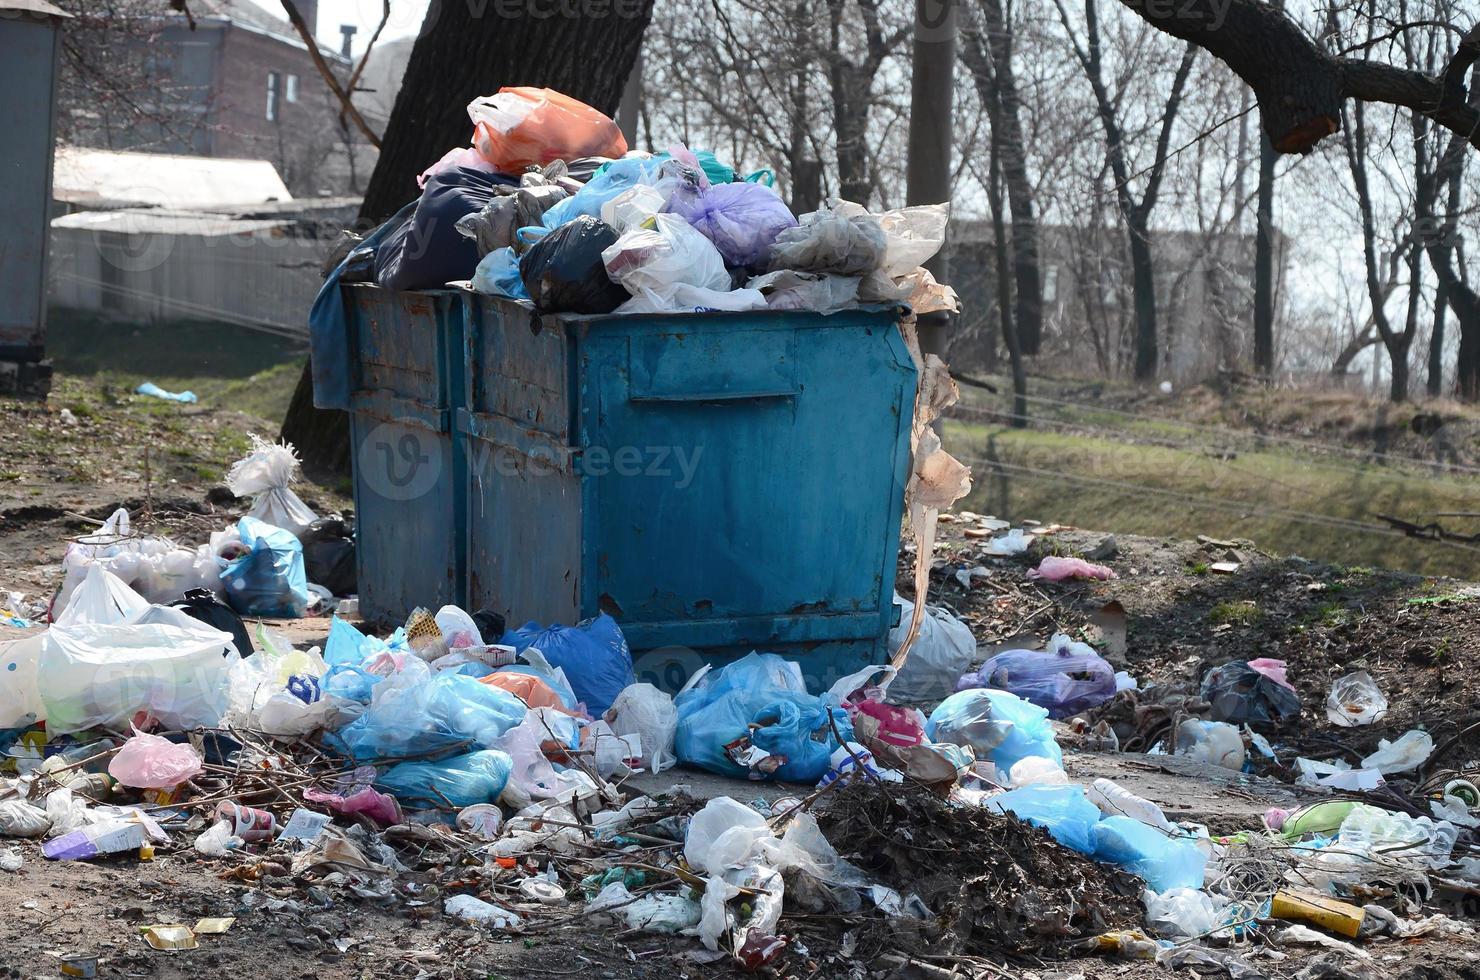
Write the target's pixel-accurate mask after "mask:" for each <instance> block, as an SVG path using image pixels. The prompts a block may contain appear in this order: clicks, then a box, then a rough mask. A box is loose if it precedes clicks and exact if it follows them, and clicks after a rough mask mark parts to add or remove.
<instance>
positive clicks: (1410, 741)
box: [1362, 729, 1434, 775]
mask: <svg viewBox="0 0 1480 980" xmlns="http://www.w3.org/2000/svg"><path fill="white" fill-rule="evenodd" d="M1433 754H1434V739H1433V737H1432V736H1431V735H1429V733H1428V732H1421V731H1418V730H1417V729H1414V730H1413V731H1410V732H1405V733H1404V734H1403V736H1402V737H1401V738H1399V739H1398V740H1397V741H1395V742H1389V741H1388V740H1387V739H1382V740H1381V741H1379V742H1378V743H1377V751H1376V752H1374V753H1372V754H1371V755H1369V756H1368V757H1367V758H1365V759H1363V760H1362V768H1363V769H1376V770H1377V771H1378V772H1380V773H1382V774H1383V775H1388V774H1390V773H1395V772H1407V771H1408V770H1410V769H1417V768H1418V767H1419V766H1421V765H1423V764H1424V762H1426V761H1427V760H1428V758H1429V756H1431V755H1433Z"/></svg>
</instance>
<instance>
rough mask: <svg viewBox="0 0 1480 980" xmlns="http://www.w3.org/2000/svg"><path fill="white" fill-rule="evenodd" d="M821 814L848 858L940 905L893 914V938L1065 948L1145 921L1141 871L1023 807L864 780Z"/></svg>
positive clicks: (987, 951)
mask: <svg viewBox="0 0 1480 980" xmlns="http://www.w3.org/2000/svg"><path fill="white" fill-rule="evenodd" d="M818 823H819V825H820V826H821V827H822V830H823V833H824V834H826V835H827V838H828V840H830V841H833V842H834V844H835V846H837V847H838V848H839V851H840V853H841V854H842V856H843V857H844V858H846V859H847V860H849V861H851V862H853V863H854V864H856V865H858V866H859V867H860V868H862V869H863V870H864V871H865V872H867V873H869V874H871V875H874V876H876V877H877V878H878V879H879V880H881V881H883V882H884V883H885V884H887V885H888V886H890V887H891V888H894V889H895V890H897V891H898V892H899V893H900V894H901V895H902V896H904V897H905V899H906V901H907V902H908V901H909V899H910V896H912V895H918V896H919V898H920V900H921V901H923V902H924V904H925V906H926V907H927V908H928V909H929V911H930V912H931V913H933V914H934V915H935V916H936V919H935V921H934V922H923V921H921V920H919V919H911V918H910V917H908V915H906V916H902V917H898V918H892V919H891V920H890V923H889V925H890V934H889V937H888V940H889V944H890V945H892V946H893V947H894V948H896V949H899V950H901V951H903V952H906V953H910V954H921V953H933V954H964V955H967V956H999V957H1000V956H1003V955H1007V956H1012V957H1016V956H1027V955H1034V956H1039V957H1060V956H1065V955H1067V954H1068V953H1069V947H1070V946H1071V945H1072V944H1073V943H1075V942H1076V941H1079V940H1083V939H1085V938H1087V937H1091V936H1097V935H1099V934H1101V933H1103V932H1106V931H1108V930H1111V929H1119V928H1136V927H1139V925H1140V923H1141V919H1142V915H1143V913H1142V909H1141V902H1140V898H1139V896H1140V894H1141V890H1142V888H1143V885H1142V883H1141V882H1140V880H1139V879H1137V878H1134V877H1132V876H1131V875H1128V874H1126V873H1125V872H1122V871H1119V870H1117V869H1115V868H1112V867H1110V866H1108V865H1101V864H1096V863H1095V862H1094V861H1092V860H1090V859H1089V858H1087V857H1084V856H1083V855H1081V854H1077V853H1075V852H1074V851H1071V850H1069V849H1067V848H1065V847H1062V846H1061V845H1059V844H1058V843H1057V842H1055V841H1054V840H1053V839H1052V838H1051V837H1049V836H1048V833H1047V832H1046V831H1044V830H1042V829H1040V828H1037V827H1032V826H1029V825H1028V824H1025V823H1022V822H1021V821H1019V820H1018V819H1017V818H1016V817H1012V816H1004V815H1002V814H997V813H993V812H991V811H989V810H984V809H981V808H978V807H965V806H957V805H953V804H951V803H949V802H947V801H945V800H943V799H941V798H940V797H938V796H936V795H934V794H933V793H931V792H929V791H928V790H926V789H923V788H917V787H908V786H893V785H884V786H881V785H877V784H873V783H855V784H853V785H851V786H848V787H846V788H845V789H843V790H841V791H840V792H838V793H837V794H836V795H835V796H834V797H832V799H831V802H830V803H829V804H828V806H827V808H826V809H825V810H824V811H823V812H822V813H820V814H819V816H818Z"/></svg>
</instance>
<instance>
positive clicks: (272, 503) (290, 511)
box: [226, 433, 319, 534]
mask: <svg viewBox="0 0 1480 980" xmlns="http://www.w3.org/2000/svg"><path fill="white" fill-rule="evenodd" d="M297 478H298V454H297V453H295V452H294V451H293V447H292V446H290V445H288V444H286V443H283V444H277V443H271V442H268V441H267V440H266V439H263V438H262V437H261V436H259V435H256V434H255V433H254V434H253V435H252V451H251V452H250V453H248V454H247V455H246V456H243V457H242V458H241V459H239V460H237V461H236V462H235V463H233V464H232V465H231V470H230V472H228V473H227V474H226V486H227V488H228V489H229V490H230V491H231V492H232V493H234V494H236V495H237V496H238V497H247V496H250V497H252V498H253V500H252V509H251V510H250V511H248V512H247V516H248V517H255V518H257V519H258V520H259V521H262V522H263V523H265V524H271V525H272V526H273V527H280V528H283V529H284V530H286V531H291V532H292V533H293V534H302V533H303V531H304V529H306V528H307V527H308V526H309V525H310V524H312V523H313V522H314V521H316V520H318V519H319V518H318V515H317V514H315V513H314V512H313V511H311V510H309V509H308V505H307V504H305V503H304V502H303V501H302V500H300V499H298V495H297V494H296V493H294V492H293V491H292V490H290V489H289V487H290V485H291V484H292V483H293V481H294V480H296V479H297Z"/></svg>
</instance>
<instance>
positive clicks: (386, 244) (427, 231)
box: [375, 167, 519, 289]
mask: <svg viewBox="0 0 1480 980" xmlns="http://www.w3.org/2000/svg"><path fill="white" fill-rule="evenodd" d="M518 183H519V181H518V180H517V179H516V178H514V177H506V176H504V175H503V174H491V173H487V172H485V171H482V170H471V169H469V168H467V167H449V168H447V169H446V170H444V171H442V172H441V173H439V174H434V175H432V176H431V177H428V178H427V183H426V187H424V188H423V189H422V192H421V199H420V200H419V201H417V202H416V210H415V211H413V212H412V213H411V215H410V216H409V217H407V218H405V219H404V220H402V222H401V224H400V225H399V226H398V227H396V228H395V229H393V230H392V231H390V232H389V233H387V234H386V236H385V238H384V239H383V240H382V241H381V243H380V246H379V247H378V248H377V249H376V250H375V282H376V283H377V284H379V285H381V286H384V287H385V288H386V289H435V288H436V287H438V286H442V285H444V284H446V283H449V282H452V281H454V280H460V279H471V278H473V273H474V272H476V271H477V269H478V260H479V259H480V258H481V257H482V256H480V255H479V254H478V244H477V243H476V242H474V241H473V240H472V239H471V238H464V237H463V235H462V232H460V231H458V230H457V221H458V219H459V218H462V217H464V216H466V215H469V214H475V213H477V212H478V211H481V210H483V206H484V205H485V204H487V203H488V202H489V201H491V200H493V196H494V194H496V193H497V190H496V189H497V188H498V187H500V186H504V187H513V186H516V185H517V184H518ZM392 220H395V219H392Z"/></svg>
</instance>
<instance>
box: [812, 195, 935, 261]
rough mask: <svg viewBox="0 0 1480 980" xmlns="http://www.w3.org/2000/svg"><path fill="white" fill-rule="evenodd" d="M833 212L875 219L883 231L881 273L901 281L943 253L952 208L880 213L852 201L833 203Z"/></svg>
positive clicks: (929, 206) (924, 207)
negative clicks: (872, 211) (932, 257)
mask: <svg viewBox="0 0 1480 980" xmlns="http://www.w3.org/2000/svg"><path fill="white" fill-rule="evenodd" d="M829 203H830V204H831V205H832V208H833V210H834V211H835V212H836V213H837V214H839V215H841V216H843V217H845V218H850V219H855V218H856V219H864V218H872V219H873V221H874V222H876V223H877V224H878V226H879V228H880V229H881V230H882V231H883V232H884V258H883V260H882V261H881V262H880V263H879V266H878V271H879V272H881V273H883V274H884V275H885V276H888V277H889V278H890V279H899V278H900V277H902V276H907V275H909V274H910V273H912V272H914V271H915V269H916V268H918V267H919V266H922V265H924V264H925V263H926V262H927V261H929V259H930V258H931V256H933V255H935V253H936V252H939V251H940V247H941V246H942V245H944V244H945V241H946V226H947V224H949V222H950V220H951V205H950V203H949V202H946V203H944V204H922V205H916V206H914V207H908V208H898V209H896V210H894V211H885V212H883V213H881V214H872V215H871V214H870V213H869V211H868V209H867V208H865V207H863V206H862V205H860V204H854V203H853V202H852V201H842V200H833V201H831V202H829Z"/></svg>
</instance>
